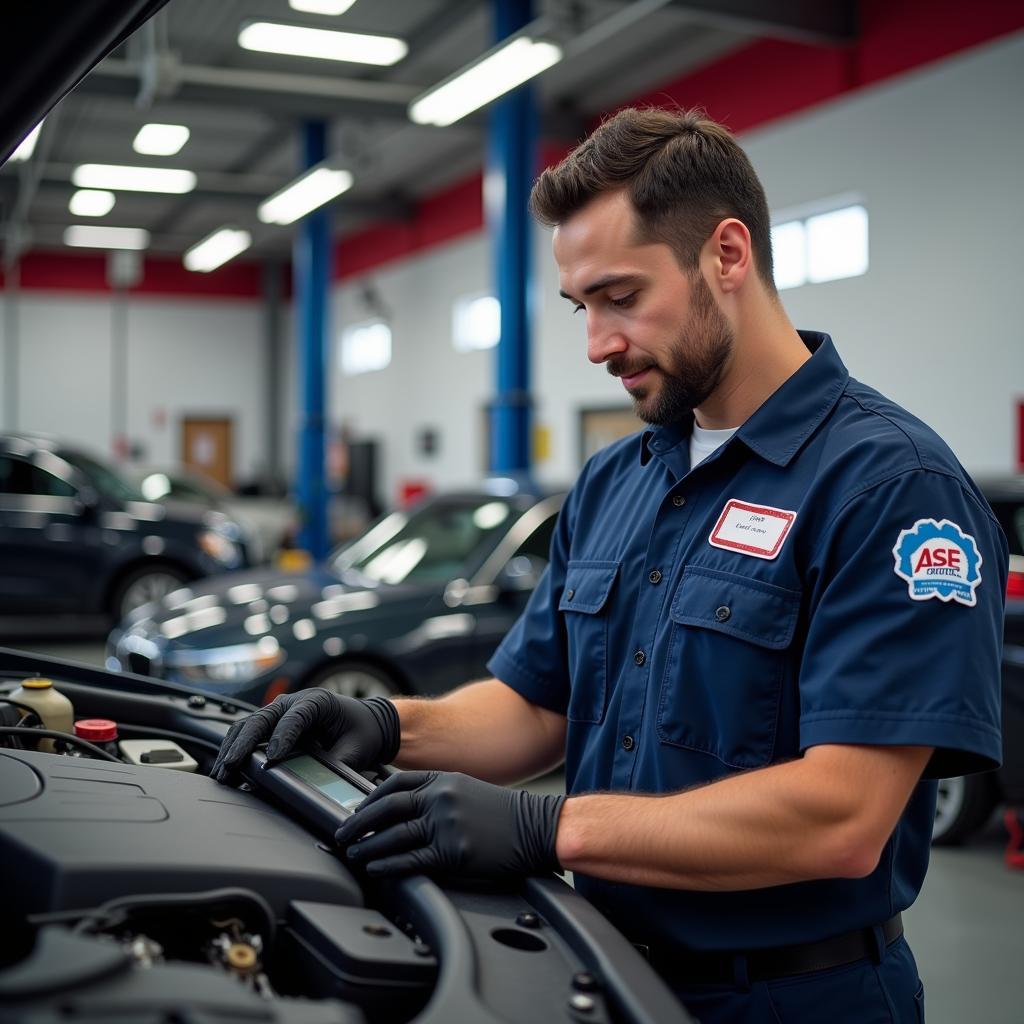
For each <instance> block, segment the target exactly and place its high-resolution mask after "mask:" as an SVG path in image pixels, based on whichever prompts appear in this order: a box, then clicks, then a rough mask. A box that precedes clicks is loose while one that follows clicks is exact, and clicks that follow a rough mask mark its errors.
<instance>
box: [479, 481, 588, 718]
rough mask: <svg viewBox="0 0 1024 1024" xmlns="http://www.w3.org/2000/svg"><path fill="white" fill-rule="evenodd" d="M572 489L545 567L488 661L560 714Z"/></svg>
mask: <svg viewBox="0 0 1024 1024" xmlns="http://www.w3.org/2000/svg"><path fill="white" fill-rule="evenodd" d="M575 503H576V502H575V494H570V495H569V498H568V499H567V500H566V503H565V505H564V506H563V507H562V510H561V511H560V512H559V515H558V522H557V523H556V524H555V531H554V534H553V536H552V538H551V557H550V560H549V562H548V567H547V569H546V570H545V572H544V575H543V576H542V577H541V579H540V582H539V583H538V584H537V587H536V589H535V590H534V592H533V593H532V594H531V595H530V600H529V602H528V603H527V606H526V610H525V611H524V612H523V614H522V615H520V617H519V618H518V619H517V620H516V623H515V625H514V626H513V627H512V628H511V629H510V630H509V632H508V633H507V634H506V636H505V639H504V640H503V641H502V642H501V644H500V645H499V646H498V649H497V650H496V651H495V652H494V654H493V656H492V657H491V660H490V661H489V662H488V663H487V670H488V671H489V672H490V673H491V675H493V676H494V677H495V678H496V679H500V680H501V681H502V682H503V683H505V684H506V685H507V686H510V687H511V688H512V689H513V690H515V691H516V692H517V693H519V694H520V695H521V696H523V697H525V698H526V699H527V700H528V701H530V702H531V703H532V704H538V705H540V706H541V707H543V708H547V709H548V710H549V711H555V712H557V713H558V714H561V715H564V714H565V713H566V710H567V708H568V706H569V692H570V681H569V667H568V655H567V642H566V635H565V625H564V623H563V621H562V616H561V614H560V613H559V611H558V605H559V601H560V600H561V597H562V590H563V589H564V587H565V572H566V565H567V563H568V558H569V545H570V539H571V533H572V531H571V525H570V524H571V522H572V517H573V515H574V508H575Z"/></svg>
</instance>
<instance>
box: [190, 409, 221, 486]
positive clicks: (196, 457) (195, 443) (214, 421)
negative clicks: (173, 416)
mask: <svg viewBox="0 0 1024 1024" xmlns="http://www.w3.org/2000/svg"><path fill="white" fill-rule="evenodd" d="M181 464H182V465H183V466H184V467H185V468H187V469H194V470H196V471H197V472H199V473H203V474H204V475H206V476H208V477H210V478H211V479H213V480H216V481H217V482H218V483H220V484H223V485H224V486H225V487H231V420H230V419H228V418H226V417H225V418H200V417H197V416H186V417H185V419H183V420H182V421H181Z"/></svg>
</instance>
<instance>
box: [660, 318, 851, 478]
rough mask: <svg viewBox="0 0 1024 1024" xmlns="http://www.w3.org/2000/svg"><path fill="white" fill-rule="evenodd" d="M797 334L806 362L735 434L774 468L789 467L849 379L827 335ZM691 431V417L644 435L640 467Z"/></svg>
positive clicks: (799, 332) (668, 449)
mask: <svg viewBox="0 0 1024 1024" xmlns="http://www.w3.org/2000/svg"><path fill="white" fill-rule="evenodd" d="M797 333H798V334H799V335H800V338H801V340H802V341H803V343H804V344H805V345H806V346H807V348H808V349H809V350H810V352H811V358H810V359H808V360H807V362H805V363H804V364H803V365H802V366H801V367H800V368H799V369H798V370H797V371H796V373H794V374H793V375H792V376H791V377H790V378H789V379H788V380H786V381H785V382H784V383H783V385H782V386H781V387H780V388H779V389H778V390H777V391H776V392H775V393H774V394H772V395H770V396H769V397H768V399H767V400H766V401H765V402H764V403H763V404H762V405H761V406H760V408H758V409H757V410H756V411H755V412H754V413H753V415H752V416H750V417H749V419H747V420H746V422H745V423H743V424H742V425H741V426H740V428H739V430H737V431H736V434H735V437H737V438H739V439H740V440H741V441H742V442H743V443H744V444H745V445H746V446H747V447H748V448H749V449H750V450H751V451H753V452H756V453H757V454H758V455H760V456H761V458H763V459H765V460H767V461H768V462H771V463H773V464H775V465H776V466H786V465H788V464H789V462H790V461H791V460H792V458H793V456H794V455H796V453H797V452H798V451H799V450H800V448H801V447H802V446H803V444H804V442H805V441H806V440H807V439H808V438H809V437H810V436H811V434H813V433H814V431H815V430H817V428H818V426H819V425H820V424H821V422H822V420H824V419H825V417H826V416H827V415H828V414H829V413H830V412H831V411H832V409H833V407H834V406H835V404H836V402H838V401H839V396H840V395H841V394H842V393H843V390H844V389H845V387H846V382H847V381H848V380H849V378H850V373H849V371H848V370H847V369H846V367H845V366H844V365H843V361H842V360H841V359H840V358H839V353H838V352H836V349H835V346H834V345H833V344H832V339H831V338H830V337H829V336H828V335H827V334H821V333H819V332H817V331H798V332H797ZM692 432H693V415H692V413H691V414H690V415H689V416H687V417H686V419H685V420H683V421H681V422H679V423H672V424H669V425H667V426H664V427H658V428H657V429H656V430H645V431H644V432H643V435H642V436H641V439H640V464H641V465H642V466H646V465H647V463H648V462H650V460H651V459H652V458H653V457H654V456H655V455H661V454H663V453H664V452H667V451H670V450H671V449H673V448H675V447H676V445H678V444H679V443H680V442H682V441H688V440H689V438H690V434H691V433H692Z"/></svg>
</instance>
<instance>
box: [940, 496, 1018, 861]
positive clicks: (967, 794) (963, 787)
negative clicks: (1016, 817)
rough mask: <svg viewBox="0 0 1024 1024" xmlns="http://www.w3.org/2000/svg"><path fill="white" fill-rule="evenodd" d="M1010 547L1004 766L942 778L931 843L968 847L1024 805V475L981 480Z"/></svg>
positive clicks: (1004, 685) (1004, 658) (1005, 628)
mask: <svg viewBox="0 0 1024 1024" xmlns="http://www.w3.org/2000/svg"><path fill="white" fill-rule="evenodd" d="M978 486H979V487H980V488H981V490H982V493H983V494H984V495H985V497H986V498H987V499H988V503H989V504H990V505H991V506H992V511H993V512H994V513H995V515H996V519H998V520H999V525H1000V526H1001V527H1002V528H1003V532H1004V533H1005V534H1006V539H1007V541H1008V542H1009V545H1010V573H1009V576H1008V578H1007V584H1006V619H1005V625H1004V628H1003V672H1002V676H1003V764H1002V767H1001V768H1000V769H998V771H994V772H985V773H984V774H981V775H968V776H966V777H964V778H959V779H943V780H942V781H941V782H940V783H939V797H938V802H937V804H936V808H935V829H934V832H933V834H932V841H933V842H934V843H936V844H937V845H952V844H955V843H960V842H963V840H965V839H967V838H968V836H970V835H971V834H972V833H973V832H975V831H976V830H977V829H979V828H980V827H981V826H982V825H984V824H985V822H986V821H988V819H989V818H990V817H991V816H992V811H993V810H994V809H995V807H996V806H997V805H998V804H1000V803H1002V802H1004V801H1005V802H1007V803H1010V804H1013V805H1015V806H1024V476H1014V477H1001V478H994V479H980V480H978Z"/></svg>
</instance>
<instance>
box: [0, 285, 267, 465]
mask: <svg viewBox="0 0 1024 1024" xmlns="http://www.w3.org/2000/svg"><path fill="white" fill-rule="evenodd" d="M2 301H4V300H2V299H0V302H2ZM126 302H127V312H126V318H125V324H126V327H125V335H126V338H127V344H126V346H125V348H126V350H127V365H126V368H125V374H126V377H125V380H126V384H127V395H128V400H127V434H128V438H129V439H130V441H131V443H132V444H133V445H136V446H138V448H139V451H140V455H141V459H142V461H144V462H146V463H147V464H150V465H155V466H172V467H173V466H176V465H178V463H179V458H180V454H181V453H180V444H181V440H180V435H181V420H182V418H183V417H185V416H226V417H230V418H231V420H232V422H233V425H234V429H233V442H234V443H233V453H232V454H233V459H232V462H233V472H234V475H235V478H236V480H243V479H245V478H247V477H249V476H252V475H255V474H257V473H258V472H259V471H260V468H261V465H262V462H261V460H262V459H263V458H264V454H263V449H264V447H265V446H264V444H263V434H262V432H261V431H262V419H263V416H264V408H265V398H264V388H265V384H264V374H265V368H264V357H263V347H262V345H263V343H262V339H261V330H262V322H261V309H260V304H259V302H257V301H244V300H230V301H216V300H210V299H204V300H197V301H192V300H182V299H176V300H173V301H171V300H159V299H153V298H149V297H146V296H133V297H130V298H128V299H127V300H126ZM17 311H18V325H17V334H18V338H19V344H18V360H17V362H18V414H17V420H16V422H12V420H11V416H10V410H8V409H0V418H2V423H3V429H5V430H10V429H12V428H13V427H16V428H17V430H19V431H20V432H23V433H29V432H39V433H45V434H48V435H52V436H55V437H58V438H61V439H65V440H69V441H70V440H73V441H75V442H76V443H78V444H81V445H83V446H85V447H87V448H89V449H91V450H92V451H95V452H97V453H100V454H103V455H106V456H110V455H112V454H113V452H114V447H113V440H114V430H115V419H114V416H115V414H114V402H113V394H114V391H113V388H114V386H115V385H114V379H115V378H114V374H113V370H112V359H113V350H114V347H115V346H114V341H113V337H114V330H115V327H114V312H113V303H112V301H111V298H110V296H109V295H106V294H103V295H96V296H91V295H88V296H82V295H77V296H74V295H63V294H56V293H52V292H36V291H25V292H23V293H22V294H21V295H20V296H19V298H18V300H17ZM0 312H3V313H4V314H5V315H4V316H2V317H0V323H7V320H6V311H3V310H0ZM4 395H5V396H6V389H4Z"/></svg>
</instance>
